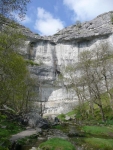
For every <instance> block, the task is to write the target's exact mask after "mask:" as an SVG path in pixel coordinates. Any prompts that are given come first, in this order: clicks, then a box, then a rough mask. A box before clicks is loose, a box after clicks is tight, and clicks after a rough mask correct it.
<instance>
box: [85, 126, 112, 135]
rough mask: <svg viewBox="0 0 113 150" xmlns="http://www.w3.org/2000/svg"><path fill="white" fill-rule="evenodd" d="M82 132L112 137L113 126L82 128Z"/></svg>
mask: <svg viewBox="0 0 113 150" xmlns="http://www.w3.org/2000/svg"><path fill="white" fill-rule="evenodd" d="M82 131H84V132H85V133H88V134H91V135H99V136H111V137H113V126H108V127H107V126H83V127H82Z"/></svg>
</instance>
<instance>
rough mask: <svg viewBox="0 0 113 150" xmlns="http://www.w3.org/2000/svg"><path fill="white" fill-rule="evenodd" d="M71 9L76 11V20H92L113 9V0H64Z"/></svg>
mask: <svg viewBox="0 0 113 150" xmlns="http://www.w3.org/2000/svg"><path fill="white" fill-rule="evenodd" d="M63 3H64V5H66V6H67V7H68V8H69V9H70V10H73V11H74V14H75V15H74V18H73V19H75V21H76V20H81V21H85V20H90V19H93V18H94V17H96V16H98V15H99V14H102V13H104V12H108V11H111V10H113V0H63Z"/></svg>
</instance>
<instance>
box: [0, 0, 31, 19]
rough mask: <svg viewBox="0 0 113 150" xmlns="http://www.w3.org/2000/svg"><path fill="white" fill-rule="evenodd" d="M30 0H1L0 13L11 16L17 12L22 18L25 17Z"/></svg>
mask: <svg viewBox="0 0 113 150" xmlns="http://www.w3.org/2000/svg"><path fill="white" fill-rule="evenodd" d="M29 2H30V0H0V14H1V15H3V16H5V17H8V18H10V17H11V16H13V15H14V13H16V14H18V15H19V17H20V18H23V17H24V16H25V13H26V10H27V9H26V6H27V4H28V3H29Z"/></svg>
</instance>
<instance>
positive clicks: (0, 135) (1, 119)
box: [0, 115, 23, 150]
mask: <svg viewBox="0 0 113 150" xmlns="http://www.w3.org/2000/svg"><path fill="white" fill-rule="evenodd" d="M22 130H23V128H22V127H21V126H19V125H18V124H17V123H16V122H12V121H9V120H8V119H7V117H6V116H5V115H0V150H4V149H7V147H9V146H10V141H9V138H10V136H11V135H13V134H16V133H18V132H20V131H22Z"/></svg>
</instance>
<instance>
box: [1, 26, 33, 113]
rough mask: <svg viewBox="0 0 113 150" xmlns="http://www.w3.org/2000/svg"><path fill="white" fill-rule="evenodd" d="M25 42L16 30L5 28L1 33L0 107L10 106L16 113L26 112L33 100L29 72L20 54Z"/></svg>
mask: <svg viewBox="0 0 113 150" xmlns="http://www.w3.org/2000/svg"><path fill="white" fill-rule="evenodd" d="M24 40H25V37H24V36H23V35H22V34H21V32H20V31H19V30H15V29H14V28H10V27H7V26H4V28H3V30H2V32H0V91H1V92H0V107H1V108H2V107H3V105H4V104H5V105H8V106H9V107H11V108H12V109H13V110H15V112H16V113H20V112H22V111H26V110H27V109H28V107H29V100H31V99H33V91H32V90H31V86H32V81H31V79H30V75H29V71H28V69H27V66H26V62H25V60H24V59H23V57H22V56H21V55H20V54H19V49H21V48H22V46H24ZM31 97H32V98H31Z"/></svg>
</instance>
